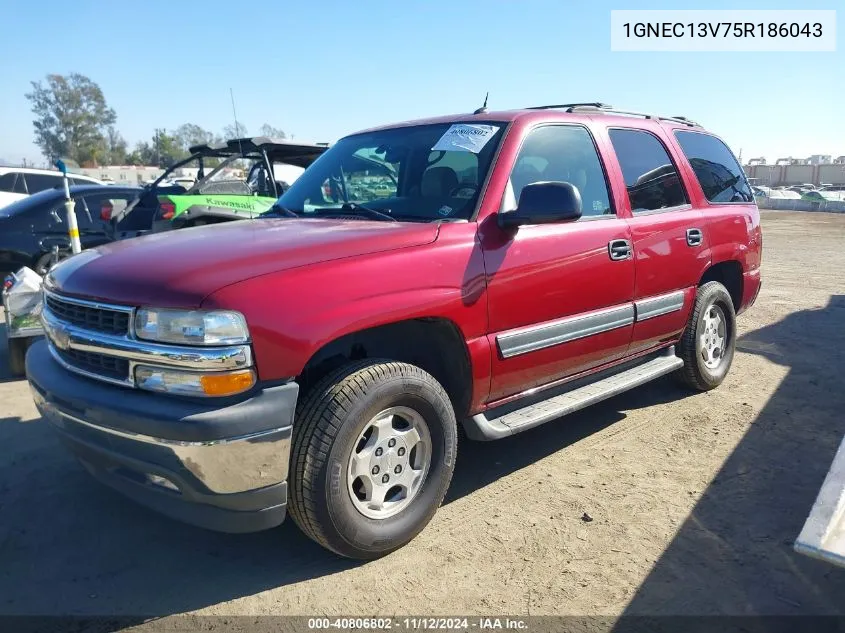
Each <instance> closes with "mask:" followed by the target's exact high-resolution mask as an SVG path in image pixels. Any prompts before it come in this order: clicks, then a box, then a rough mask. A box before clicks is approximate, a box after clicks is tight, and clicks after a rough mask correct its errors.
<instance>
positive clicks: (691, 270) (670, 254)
mask: <svg viewBox="0 0 845 633" xmlns="http://www.w3.org/2000/svg"><path fill="white" fill-rule="evenodd" d="M608 136H609V139H610V143H611V146H612V147H613V150H614V153H615V155H616V160H617V162H618V167H619V172H618V173H620V174H621V177H622V179H623V180H624V188H625V190H626V192H627V201H626V203H627V205H628V210H629V212H630V216H629V219H628V220H627V222H628V224H629V226H630V228H631V237H632V240H633V247H634V260H635V264H636V284H635V289H634V299H635V301H634V305H635V308H636V322H635V324H634V328H633V336H632V339H631V347H630V349H629V351H628V352H629V354H636V353H639V352H643V351H645V350H647V349H649V348H652V347H655V346H658V345H659V344H660V343H661V342H664V341H668V340H671V339H673V338H676V337H677V336H678V335H679V334H680V333H681V331H682V330H683V329H684V327H685V325H686V321H687V316H688V314H689V310H690V309H691V307H692V302H693V299H694V296H695V287H696V285H697V283H698V280H699V278H700V276H701V274H702V271H703V270H705V268H706V267H707V263H708V261H709V257H710V256H709V250H708V245H707V236H706V232H705V231H704V224H703V222H704V220H703V214H702V212H701V211H700V210H699V209H696V208H694V207H693V205H692V204H690V197H689V194H688V192H687V190H686V187H685V186H684V182H683V179H682V178H681V176H680V173H679V170H678V164H679V159H680V157H679V156H677V155H674V151H675V150H674V146H673V145H671V144H667V143H666V142H665V138H664V137H663V134H662V130H661V129H660V128H659V127H657V126H655V128H654V129H653V130H645V129H638V128H630V127H621V126H620V127H611V128H610V129H609V130H608Z"/></svg>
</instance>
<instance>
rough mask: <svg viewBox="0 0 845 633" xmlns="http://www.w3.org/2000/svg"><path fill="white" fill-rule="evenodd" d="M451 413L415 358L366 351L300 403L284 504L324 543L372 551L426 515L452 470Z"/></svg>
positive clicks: (349, 553) (383, 549) (393, 543)
mask: <svg viewBox="0 0 845 633" xmlns="http://www.w3.org/2000/svg"><path fill="white" fill-rule="evenodd" d="M456 450H457V425H456V423H455V414H454V411H453V410H452V405H451V403H450V401H449V397H448V396H447V395H446V392H445V391H444V390H443V388H442V387H441V386H440V384H439V383H438V382H437V381H436V380H435V379H434V378H433V377H432V376H430V375H429V374H427V373H426V372H424V371H423V370H422V369H420V368H419V367H416V366H414V365H409V364H406V363H397V362H391V361H379V360H367V361H362V362H358V363H353V364H350V365H347V366H345V367H342V368H340V369H338V370H337V371H335V372H334V373H332V374H330V375H329V376H327V377H326V378H325V379H323V380H322V381H321V382H319V383H318V384H316V385H315V386H314V387H313V388H312V389H311V390H310V391H309V392H308V393H307V394H306V395H305V397H304V399H303V400H302V402H301V405H300V406H299V407H298V410H297V416H296V422H295V424H294V432H293V455H292V459H291V474H290V491H291V496H290V513H291V516H292V517H293V519H294V521H295V522H296V523H297V525H298V526H299V527H300V529H302V531H303V532H305V533H306V534H307V535H308V536H309V537H311V538H312V539H313V540H315V541H317V542H318V543H320V544H321V545H323V546H324V547H326V548H328V549H330V550H332V551H334V552H336V553H338V554H340V555H342V556H346V557H349V558H358V559H373V558H378V557H380V556H383V555H385V554H388V553H390V552H392V551H393V550H395V549H398V548H399V547H402V546H403V545H405V544H406V543H408V542H409V541H410V540H411V539H413V538H414V537H415V536H416V535H417V534H418V533H419V532H420V531H422V529H423V528H424V527H425V526H426V524H427V523H428V522H429V521H430V520H431V518H432V516H434V513H435V512H436V511H437V508H438V507H439V506H440V504H441V502H442V501H443V497H444V496H445V494H446V490H447V488H448V487H449V482H450V481H451V479H452V471H453V469H454V463H455V454H456Z"/></svg>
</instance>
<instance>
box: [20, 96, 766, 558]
mask: <svg viewBox="0 0 845 633" xmlns="http://www.w3.org/2000/svg"><path fill="white" fill-rule="evenodd" d="M762 244H763V236H762V232H761V227H760V213H759V210H758V208H757V205H756V204H755V202H754V196H753V195H752V192H751V189H750V187H749V186H748V183H747V181H746V179H745V177H744V174H743V172H742V168H741V167H740V165H739V163H738V162H737V160H736V158H735V157H734V155H733V154H732V153H731V151H730V150H729V149H728V147H727V145H725V143H724V142H723V141H722V140H720V139H719V138H718V137H716V136H714V135H713V134H711V133H710V132H708V131H706V130H705V129H704V128H702V127H701V126H699V125H697V124H695V123H692V122H691V121H688V120H685V119H683V118H680V117H659V116H655V115H653V114H639V115H638V114H635V113H631V112H623V111H616V110H613V109H612V108H610V107H608V106H603V105H601V104H569V105H555V106H546V107H539V108H530V109H523V110H516V111H507V112H485V111H478V112H476V113H474V114H469V113H468V114H462V115H452V116H448V117H440V118H435V119H427V120H423V121H412V122H408V123H403V124H398V125H390V126H386V127H380V128H375V129H370V130H366V131H363V132H359V133H356V134H352V135H349V136H347V137H345V138H342V139H340V140H339V141H338V142H337V143H335V144H334V145H333V146H332V147H331V148H329V149H328V150H327V151H326V152H325V153H324V154H323V155H322V156H321V157H320V158H319V159H318V160H317V161H315V162H314V163H313V164H312V165H311V166H310V167H308V168H307V169H306V170H305V172H304V173H303V174H302V175H301V176H300V177H299V178H297V180H296V181H295V182H294V183H293V184H292V185H291V187H290V188H289V189H288V190H287V191H285V193H284V194H283V195H282V196H281V197H280V198H279V200H278V201H277V202H276V203H275V205H274V206H273V208H272V209H271V210H270V211H269V212H268V213H265V214H263V215H262V216H261V217H258V218H254V219H252V220H243V221H240V222H229V223H226V224H220V225H217V226H205V227H196V228H191V229H188V230H184V231H181V230H180V231H173V232H172V233H170V234H162V235H152V236H147V237H141V238H139V239H137V240H131V241H130V242H124V243H120V242H116V243H113V244H108V245H106V246H103V247H101V248H98V249H95V250H92V251H88V252H84V253H82V254H80V255H77V256H74V257H72V258H70V259H68V260H67V261H65V262H62V263H61V264H59V265H58V266H57V267H56V268H54V269H53V270H51V271H50V273H49V274H48V275H47V277H46V279H45V282H44V288H45V302H44V310H43V311H42V315H41V317H42V322H43V324H44V329H45V332H46V335H47V336H46V340H44V341H40V342H38V343H35V344H34V345H33V346H32V347H30V348H29V351H28V353H27V357H26V370H27V377H28V380H29V382H30V385H31V386H32V394H33V397H34V399H35V403H36V406H37V407H38V409H39V410H40V411H41V412H42V414H43V415H44V417H45V419H46V420H47V421H49V422H50V424H51V426H53V427H54V428H55V429H56V430H57V432H58V433H60V434H61V436H62V437H63V439H64V440H66V443H67V444H68V445H69V446H70V448H71V450H72V451H73V452H74V453H75V454H76V455H77V457H78V458H79V459H80V460H81V461H82V462H83V463H84V465H85V467H86V469H87V470H88V471H89V472H91V473H92V474H94V475H95V476H96V477H97V478H99V479H100V480H102V481H104V482H106V483H107V484H109V485H111V486H113V487H114V488H116V489H118V490H120V491H121V492H123V493H125V494H127V495H129V496H131V497H132V498H134V499H136V500H138V501H140V502H142V503H145V504H147V505H148V506H150V507H152V508H155V509H157V510H159V511H161V512H164V513H166V514H168V515H170V516H172V517H176V518H178V519H182V520H184V521H188V522H191V523H195V524H198V525H202V526H205V527H209V528H213V529H218V530H224V531H234V532H246V531H250V530H260V529H264V528H269V527H273V526H275V525H278V524H279V523H281V522H282V521H283V520H284V518H285V516H286V513H287V512H289V513H290V515H291V516H292V518H293V519H294V521H295V522H296V523H297V525H299V527H300V528H301V529H302V530H303V531H304V532H305V533H306V534H307V535H308V536H310V537H311V538H312V539H314V540H315V541H316V542H318V543H320V544H321V545H323V546H325V547H327V548H329V549H330V550H332V551H334V552H337V553H339V554H341V555H344V556H349V557H353V558H363V559H367V558H376V557H378V556H383V555H385V554H387V553H389V552H391V551H393V550H395V549H397V548H399V547H401V546H402V545H404V544H405V543H407V542H408V541H410V540H411V539H412V538H414V536H415V535H416V534H418V533H419V532H420V531H421V530H422V529H423V528H424V527H425V525H426V524H427V523H428V521H429V520H430V519H431V518H432V516H433V515H434V513H435V512H436V510H437V508H438V506H439V505H440V503H441V502H442V500H443V499H444V495H445V494H446V491H447V489H448V488H449V483H450V480H451V477H452V472H453V469H454V466H455V460H456V454H457V451H458V450H459V444H458V441H457V438H458V426H459V425H461V426H462V427H463V428H464V430H465V431H466V435H467V436H468V437H469V438H470V439H476V440H493V439H497V438H504V437H507V436H510V435H513V434H515V433H521V432H523V431H526V430H527V429H531V428H534V427H536V426H538V425H540V424H545V423H551V422H552V421H554V420H558V419H559V418H561V417H562V416H565V415H567V414H569V413H572V412H574V411H577V410H579V409H583V408H584V407H587V406H590V405H592V404H594V403H596V402H599V401H601V400H604V399H606V398H610V397H612V396H614V395H616V394H619V393H621V392H623V391H626V390H629V389H636V388H639V387H641V386H642V385H644V384H645V383H646V382H648V381H650V380H653V379H656V378H658V377H660V376H664V375H668V374H674V375H675V377H677V378H678V379H679V381H680V382H681V383H682V384H684V385H686V386H687V388H688V389H690V390H691V391H708V390H711V389H715V388H716V387H718V385H719V384H720V383H721V382H722V381H723V380H724V379H725V377H726V375H727V373H728V371H729V369H730V367H731V364H732V361H733V357H734V351H735V348H736V335H737V321H736V315H737V314H740V313H742V312H743V311H744V310H746V309H748V308H749V306H751V305H752V304H753V303H754V302H755V300H756V299H757V295H758V291H759V290H760V286H761V278H760V264H761V257H762ZM719 401H720V400H719V397H718V396H716V397H714V398H712V399H711V400H708V402H712V403H713V406H719ZM517 450H518V449H517ZM514 501H515V502H517V501H518V500H514ZM506 505H507V504H504V505H503V507H504V506H506Z"/></svg>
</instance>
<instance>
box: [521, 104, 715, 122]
mask: <svg viewBox="0 0 845 633" xmlns="http://www.w3.org/2000/svg"><path fill="white" fill-rule="evenodd" d="M525 109H526V110H565V111H566V112H601V113H602V114H622V115H626V116H641V117H644V118H646V119H654V120H655V121H672V122H674V123H681V124H683V125H688V126H689V127H701V125H699V124H698V123H696V122H695V121H693V120H691V119H688V118H686V117H683V116H658V115H656V114H648V113H645V112H634V111H631V110H619V109H618V108H614V107H613V106H612V105H609V104H607V103H600V102H594V103H563V104H558V105H544V106H532V107H529V108H525Z"/></svg>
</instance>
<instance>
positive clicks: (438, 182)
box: [420, 167, 458, 198]
mask: <svg viewBox="0 0 845 633" xmlns="http://www.w3.org/2000/svg"><path fill="white" fill-rule="evenodd" d="M457 187H458V174H456V173H455V170H454V169H452V168H451V167H430V168H429V169H426V170H425V172H424V173H423V176H422V180H421V181H420V195H422V196H423V197H424V198H448V197H449V194H451V193H452V192H453V191H454V190H455V189H457Z"/></svg>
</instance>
